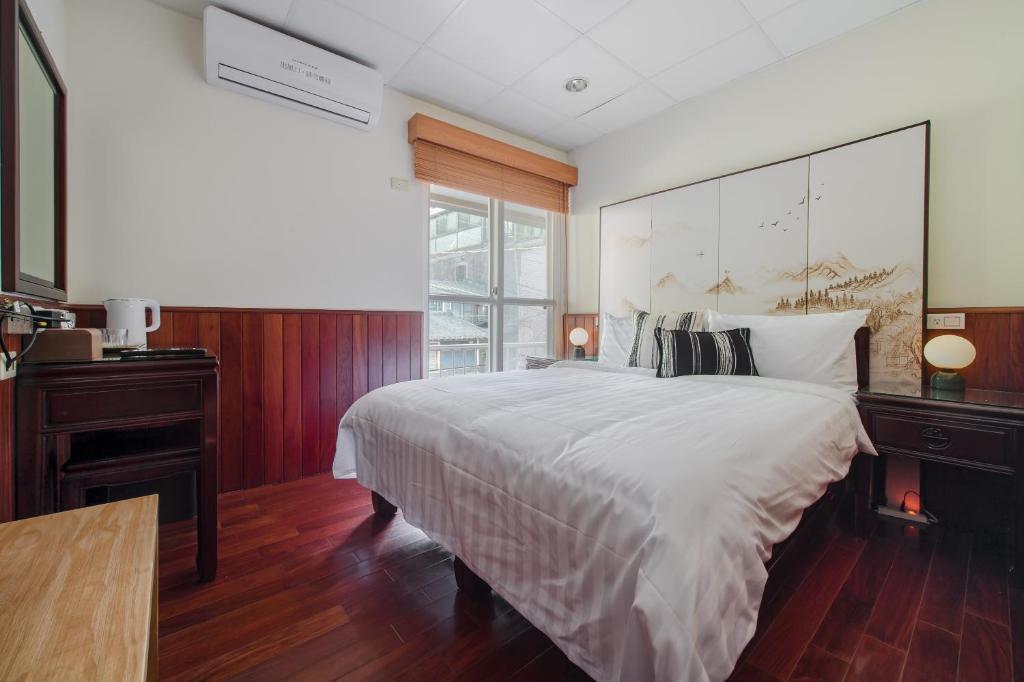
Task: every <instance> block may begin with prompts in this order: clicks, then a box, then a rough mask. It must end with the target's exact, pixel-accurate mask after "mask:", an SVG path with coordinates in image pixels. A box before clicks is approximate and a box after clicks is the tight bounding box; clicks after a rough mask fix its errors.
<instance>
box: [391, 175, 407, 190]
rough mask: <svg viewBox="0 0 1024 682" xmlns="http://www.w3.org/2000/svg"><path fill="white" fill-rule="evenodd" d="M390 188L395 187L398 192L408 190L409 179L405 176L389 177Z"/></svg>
mask: <svg viewBox="0 0 1024 682" xmlns="http://www.w3.org/2000/svg"><path fill="white" fill-rule="evenodd" d="M391 189H397V190H398V191H399V192H408V191H409V181H408V180H407V179H405V178H395V177H392V178H391Z"/></svg>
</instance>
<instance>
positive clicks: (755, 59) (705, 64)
mask: <svg viewBox="0 0 1024 682" xmlns="http://www.w3.org/2000/svg"><path fill="white" fill-rule="evenodd" d="M779 57H780V55H779V51H778V50H776V49H775V46H774V45H772V43H771V41H770V40H768V39H767V38H766V37H765V36H764V33H762V32H761V30H760V29H759V28H757V27H756V26H755V27H753V28H748V29H747V30H746V31H743V32H742V33H738V34H736V35H734V36H733V37H732V38H729V39H728V40H725V41H723V42H721V43H718V44H717V45H714V46H712V47H710V48H708V49H707V50H704V51H703V52H701V53H700V54H696V55H694V56H693V57H690V58H689V59H687V60H686V61H685V62H682V63H681V64H676V65H675V66H673V67H672V68H670V69H668V70H667V71H664V72H662V73H660V74H658V75H657V76H655V77H654V78H653V79H652V80H653V81H654V83H656V84H657V85H658V87H660V88H661V89H662V90H664V91H665V92H667V93H668V94H670V95H672V96H673V97H675V98H676V99H677V100H680V101H682V100H684V99H688V98H690V97H693V96H695V95H699V94H701V93H703V92H707V91H708V90H711V89H712V88H716V87H718V86H719V85H723V84H724V83H728V82H729V81H731V80H733V79H735V78H739V77H740V76H742V75H743V74H746V73H750V72H751V71H756V70H757V69H760V68H761V67H762V66H767V65H768V64H771V63H772V62H775V61H777V60H778V59H779Z"/></svg>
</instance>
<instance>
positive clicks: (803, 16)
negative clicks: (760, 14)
mask: <svg viewBox="0 0 1024 682" xmlns="http://www.w3.org/2000/svg"><path fill="white" fill-rule="evenodd" d="M916 1H917V0H857V2H850V1H849V0H802V2H798V3H797V4H795V5H793V6H792V7H790V8H788V9H786V10H783V11H782V12H779V13H778V14H776V15H774V16H773V17H771V18H769V19H766V20H765V21H764V22H763V23H762V24H761V25H762V26H763V27H764V30H765V32H766V33H767V34H768V37H769V38H771V39H772V42H774V43H775V44H776V45H777V46H778V48H779V49H780V50H782V52H783V53H784V54H785V55H786V56H789V55H791V54H796V53H797V52H800V51H801V50H806V49H807V48H808V47H811V46H812V45H817V44H818V43H820V42H823V41H826V40H828V39H829V38H835V37H836V36H838V35H840V34H842V33H846V32H847V31H849V30H852V29H854V28H857V27H858V26H862V25H864V24H866V23H868V22H869V21H872V20H873V19H877V18H879V17H882V16H885V15H886V14H889V13H891V12H895V11H896V10H898V9H900V8H902V7H906V6H907V5H912V4H914V2H916Z"/></svg>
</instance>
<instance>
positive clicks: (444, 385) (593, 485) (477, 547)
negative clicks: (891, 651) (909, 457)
mask: <svg viewBox="0 0 1024 682" xmlns="http://www.w3.org/2000/svg"><path fill="white" fill-rule="evenodd" d="M604 369H605V368H602V367H601V366H600V365H598V364H596V363H570V364H568V365H563V366H554V367H551V368H549V369H545V370H535V371H520V372H506V373H502V374H489V375H477V376H468V377H459V378H454V379H444V380H431V381H414V382H407V383H402V384H395V385H392V386H388V387H385V388H382V389H379V390H376V391H373V392H372V393H370V394H368V395H366V396H364V397H363V398H361V399H360V400H359V401H357V402H356V403H355V404H354V405H353V406H352V408H351V409H350V410H349V411H348V413H347V414H346V415H345V417H344V419H342V421H341V427H340V430H339V434H338V449H337V455H336V458H335V462H334V474H335V475H336V476H339V477H341V476H346V475H351V474H352V472H353V471H355V472H357V473H358V478H359V481H360V483H362V484H363V485H364V486H366V487H368V488H371V489H373V490H376V491H378V492H379V493H380V494H382V495H383V496H384V497H385V498H387V499H388V500H390V501H391V502H393V503H394V504H397V505H398V506H399V507H400V508H401V509H402V510H403V513H404V514H405V518H406V519H407V520H408V521H409V522H410V523H412V524H414V525H416V526H418V527H419V528H421V529H422V530H423V531H425V532H426V533H427V534H428V535H429V536H430V537H432V538H433V539H435V540H436V541H437V542H439V543H441V544H442V545H444V546H446V547H448V548H449V549H450V550H451V551H453V552H454V553H455V554H456V555H458V556H459V557H460V558H461V559H463V560H464V561H465V562H466V564H467V565H468V566H469V567H470V568H471V569H472V570H473V571H474V572H476V573H477V574H478V575H479V576H480V577H481V578H483V579H484V580H486V581H487V582H488V583H490V585H491V586H492V587H493V588H494V589H495V590H496V591H497V592H498V593H499V594H501V595H502V596H503V597H504V598H505V599H507V600H508V601H509V603H511V604H512V605H513V606H515V607H516V609H518V610H519V612H520V613H522V615H523V616H525V617H526V618H527V619H528V620H530V622H532V623H533V624H534V625H535V626H536V627H538V628H539V629H541V630H542V631H543V632H545V633H546V634H547V635H548V636H549V637H551V639H552V640H553V641H554V642H555V643H556V644H557V645H558V646H559V647H560V648H561V649H562V650H563V651H564V652H565V653H566V655H567V656H568V657H569V658H570V659H572V660H573V661H574V662H575V663H576V664H578V665H579V666H580V667H581V668H583V669H584V670H585V671H586V672H587V673H589V674H590V675H591V676H592V677H594V678H595V679H597V680H629V681H632V682H639V681H642V680H722V679H725V678H726V677H728V675H729V673H730V672H731V671H732V669H733V666H734V665H735V662H736V659H737V658H738V657H739V654H740V652H741V651H742V650H743V647H744V645H745V644H746V643H747V641H748V640H749V639H750V637H751V636H752V635H753V633H754V627H755V623H756V618H757V610H758V606H759V604H760V600H761V595H762V592H763V590H764V585H765V581H766V579H767V571H766V569H765V566H764V562H765V561H766V560H767V559H768V558H769V557H770V554H771V548H772V545H774V544H775V543H778V542H780V541H782V540H783V539H785V538H786V537H787V536H788V535H789V534H790V533H791V532H792V531H793V529H794V528H795V527H796V525H797V523H798V522H799V520H800V516H801V514H802V511H803V510H804V509H805V508H806V507H808V506H809V505H810V504H812V503H813V502H814V501H815V500H816V499H818V498H819V497H820V496H821V495H822V493H823V492H824V491H825V488H826V486H827V485H828V484H829V483H831V482H832V481H836V480H839V479H841V478H842V477H843V476H845V475H846V473H847V470H848V468H849V465H850V462H851V460H852V458H853V456H854V455H855V454H856V453H857V452H858V451H863V452H871V453H873V452H874V450H873V448H872V446H871V444H870V442H869V441H868V439H867V436H866V434H865V433H864V430H863V427H862V426H861V423H860V419H859V418H858V415H857V411H856V407H855V403H854V400H853V398H852V397H851V396H850V395H849V394H846V393H843V392H840V391H837V390H835V389H831V388H827V387H823V386H816V385H813V384H807V383H802V382H794V381H785V380H778V379H766V378H763V377H686V378H677V379H655V378H653V377H651V376H649V375H645V374H637V373H630V372H615V371H604Z"/></svg>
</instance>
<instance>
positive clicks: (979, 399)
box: [857, 385, 1024, 585]
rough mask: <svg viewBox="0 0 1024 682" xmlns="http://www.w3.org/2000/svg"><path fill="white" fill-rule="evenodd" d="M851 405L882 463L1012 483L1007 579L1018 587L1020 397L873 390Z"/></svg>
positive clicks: (1022, 454) (1022, 524)
mask: <svg viewBox="0 0 1024 682" xmlns="http://www.w3.org/2000/svg"><path fill="white" fill-rule="evenodd" d="M857 399H858V401H859V403H860V412H861V417H862V418H863V420H864V426H865V428H866V429H867V431H868V435H869V436H870V437H871V442H873V443H874V444H875V448H876V449H877V450H878V453H879V455H881V456H882V457H883V458H884V457H885V456H886V455H899V456H901V457H912V458H916V459H919V460H926V461H930V462H938V463H941V464H948V465H950V466H954V467H961V468H965V469H975V470H980V471H985V472H988V473H991V474H995V475H998V476H1007V477H1011V478H1012V479H1013V485H1012V494H1011V502H1010V503H1011V505H1012V509H1011V512H1010V516H1011V518H1012V529H1011V542H1012V543H1013V549H1012V558H1013V564H1014V570H1013V573H1012V576H1013V579H1014V581H1015V582H1016V583H1017V584H1019V585H1024V393H1010V392H1004V391H986V390H980V389H967V390H966V391H964V392H962V393H950V392H947V391H937V390H934V389H932V388H930V387H927V386H923V387H918V388H914V387H911V388H909V389H908V388H907V387H895V386H885V385H873V386H870V387H869V388H868V389H866V390H862V391H860V392H859V393H858V394H857ZM883 471H884V470H883Z"/></svg>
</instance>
